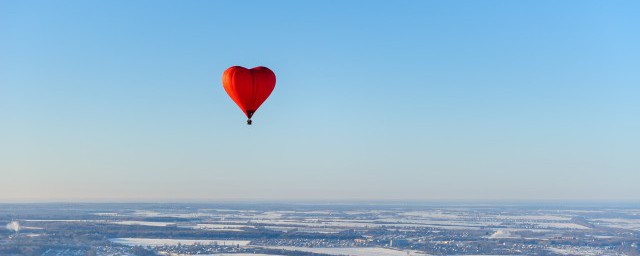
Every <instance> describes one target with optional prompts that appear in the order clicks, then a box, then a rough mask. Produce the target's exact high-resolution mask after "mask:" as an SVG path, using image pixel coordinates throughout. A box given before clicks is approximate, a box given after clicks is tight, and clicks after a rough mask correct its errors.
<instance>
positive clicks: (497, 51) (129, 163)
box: [0, 1, 640, 201]
mask: <svg viewBox="0 0 640 256" xmlns="http://www.w3.org/2000/svg"><path fill="white" fill-rule="evenodd" d="M639 10H640V2H638V1H386V2H383V1H368V2H367V3H366V4H364V3H363V2H362V1H0V174H1V176H2V177H1V184H0V201H29V200H31V201H42V200H44V201H74V200H115V201H126V200H178V201H179V200H233V199H273V200H298V199H300V200H304V199H314V200H318V199H320V200H352V199H356V200H357V199H361V200H371V199H379V200H388V199H404V200H448V199H482V200H499V199H544V200H563V199H603V200H606V199H619V200H640V186H639V185H638V181H639V180H640V30H639V27H640V15H638V11H639ZM233 65H242V66H245V67H254V66H258V65H264V66H267V67H269V68H271V69H272V70H274V71H275V73H276V75H277V77H278V82H277V85H276V89H275V91H274V93H273V94H272V95H271V97H270V98H269V100H268V101H267V102H265V104H264V105H263V106H262V107H261V108H260V110H259V111H258V112H257V114H256V115H255V116H254V125H253V126H247V125H246V124H245V117H244V115H243V114H242V112H241V111H240V110H239V109H238V107H237V106H235V104H234V103H233V102H232V101H231V100H230V99H229V98H228V96H227V95H226V94H225V92H224V90H223V88H222V85H221V81H220V80H221V74H222V72H223V71H224V69H226V68H227V67H229V66H233Z"/></svg>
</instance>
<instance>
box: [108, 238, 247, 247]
mask: <svg viewBox="0 0 640 256" xmlns="http://www.w3.org/2000/svg"><path fill="white" fill-rule="evenodd" d="M109 241H111V242H112V243H116V244H122V245H127V246H151V247H153V246H165V245H178V244H181V245H195V244H201V245H212V244H217V245H230V246H234V245H241V246H245V245H248V244H249V243H250V242H251V241H247V240H194V239H154V238H112V239H109Z"/></svg>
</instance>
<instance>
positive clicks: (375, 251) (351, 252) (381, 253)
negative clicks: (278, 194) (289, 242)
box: [265, 246, 428, 256]
mask: <svg viewBox="0 0 640 256" xmlns="http://www.w3.org/2000/svg"><path fill="white" fill-rule="evenodd" d="M265 248H270V249H282V250H289V251H303V252H313V253H324V254H332V255H348V256H426V255H428V254H422V253H418V252H415V251H406V250H405V251H401V250H394V249H387V248H372V247H344V248H336V247H331V248H309V247H294V246H269V247H265Z"/></svg>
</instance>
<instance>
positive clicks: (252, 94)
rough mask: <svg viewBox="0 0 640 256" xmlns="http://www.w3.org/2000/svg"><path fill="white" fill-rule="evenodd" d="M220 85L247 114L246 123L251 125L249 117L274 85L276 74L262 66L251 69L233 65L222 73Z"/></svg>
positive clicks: (267, 96) (265, 98) (269, 93)
mask: <svg viewBox="0 0 640 256" xmlns="http://www.w3.org/2000/svg"><path fill="white" fill-rule="evenodd" d="M222 87H224V90H225V91H227V94H229V97H231V99H232V100H233V101H234V102H235V103H236V104H237V105H238V107H240V109H241V110H242V112H244V114H245V115H247V118H248V119H247V124H248V125H251V117H252V116H253V114H254V113H255V112H256V111H257V110H258V108H259V107H260V105H262V103H263V102H264V101H265V100H267V98H269V95H271V92H272V91H273V88H275V87H276V75H275V74H274V73H273V71H271V69H268V68H266V67H262V66H260V67H255V68H252V69H247V68H244V67H240V66H233V67H230V68H228V69H227V70H225V71H224V73H223V74H222Z"/></svg>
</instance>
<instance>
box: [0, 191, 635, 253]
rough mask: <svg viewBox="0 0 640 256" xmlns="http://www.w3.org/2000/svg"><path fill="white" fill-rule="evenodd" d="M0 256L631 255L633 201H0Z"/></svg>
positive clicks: (633, 235) (633, 243) (633, 238)
mask: <svg viewBox="0 0 640 256" xmlns="http://www.w3.org/2000/svg"><path fill="white" fill-rule="evenodd" d="M0 224H2V225H3V226H4V227H5V228H4V229H3V230H2V231H1V232H0V255H114V256H115V255H131V256H133V255H234V256H242V255H281V256H283V255H284V256H287V255H315V256H321V255H322V256H329V255H332V256H335V255H343V256H344V255H348V256H382V255H389V256H396V255H397V256H405V255H406V256H409V255H414V256H421V255H637V254H638V243H639V241H640V230H639V228H638V227H639V225H640V209H639V208H637V207H635V205H629V204H626V205H625V204H620V205H610V204H609V205H598V204H593V205H585V204H568V205H567V204H565V205H560V204H556V205H554V204H532V205H526V204H506V203H500V204H463V203H353V204H346V203H340V204H328V203H322V204H312V203H262V204H257V203H253V204H249V203H224V204H213V203H211V204H203V203H201V204H91V203H86V204H2V205H1V207H0Z"/></svg>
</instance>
